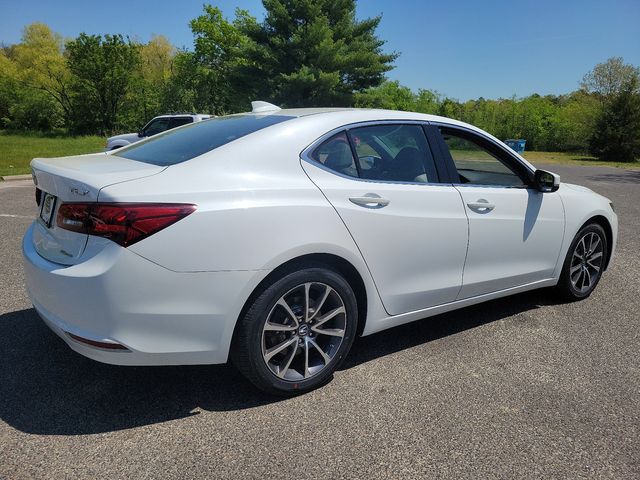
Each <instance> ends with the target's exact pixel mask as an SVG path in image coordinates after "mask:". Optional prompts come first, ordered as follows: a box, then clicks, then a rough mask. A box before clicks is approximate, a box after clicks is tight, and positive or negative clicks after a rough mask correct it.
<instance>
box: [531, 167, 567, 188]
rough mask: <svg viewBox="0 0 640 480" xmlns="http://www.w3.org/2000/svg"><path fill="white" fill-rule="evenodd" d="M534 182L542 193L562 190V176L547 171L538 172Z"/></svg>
mask: <svg viewBox="0 0 640 480" xmlns="http://www.w3.org/2000/svg"><path fill="white" fill-rule="evenodd" d="M533 182H534V184H535V187H536V188H537V189H538V190H539V191H540V192H543V193H544V192H555V191H556V190H558V188H560V175H557V174H555V173H551V172H547V171H545V170H536V173H535V174H534V177H533Z"/></svg>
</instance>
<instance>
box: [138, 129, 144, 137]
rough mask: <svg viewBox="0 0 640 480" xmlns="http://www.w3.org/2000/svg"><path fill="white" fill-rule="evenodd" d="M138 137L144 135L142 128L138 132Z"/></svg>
mask: <svg viewBox="0 0 640 480" xmlns="http://www.w3.org/2000/svg"><path fill="white" fill-rule="evenodd" d="M138 137H140V138H142V137H144V132H143V131H142V130H140V131H139V132H138Z"/></svg>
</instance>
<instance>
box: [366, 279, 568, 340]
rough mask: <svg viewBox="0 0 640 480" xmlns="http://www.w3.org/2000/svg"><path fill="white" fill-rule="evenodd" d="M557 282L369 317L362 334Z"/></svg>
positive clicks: (552, 280) (524, 286) (550, 280)
mask: <svg viewBox="0 0 640 480" xmlns="http://www.w3.org/2000/svg"><path fill="white" fill-rule="evenodd" d="M557 283H558V279H557V278H549V279H547V280H538V281H537V282H532V283H527V284H526V285H520V286H519V287H512V288H507V289H505V290H499V291H497V292H492V293H485V294H483V295H478V296H477V297H471V298H465V299H463V300H457V301H455V302H450V303H445V304H442V305H436V306H434V307H429V308H425V309H422V310H416V311H413V312H407V313H403V314H401V315H394V316H390V317H386V318H381V319H376V320H373V319H367V324H366V326H365V328H364V331H363V332H362V336H363V337H364V336H367V335H371V334H372V333H376V332H380V331H382V330H386V329H387V328H392V327H397V326H398V325H404V324H405V323H409V322H414V321H416V320H422V319H425V318H428V317H433V316H434V315H439V314H441V313H445V312H450V311H452V310H458V309H460V308H464V307H468V306H470V305H476V304H478V303H482V302H486V301H489V300H493V299H495V298H501V297H508V296H509V295H514V294H516V293H521V292H526V291H528V290H535V289H537V288H544V287H552V286H554V285H556V284H557Z"/></svg>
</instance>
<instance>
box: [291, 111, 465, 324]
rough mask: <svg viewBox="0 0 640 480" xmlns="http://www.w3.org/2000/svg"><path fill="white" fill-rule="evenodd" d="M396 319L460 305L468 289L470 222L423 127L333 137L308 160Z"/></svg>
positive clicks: (394, 126) (371, 128)
mask: <svg viewBox="0 0 640 480" xmlns="http://www.w3.org/2000/svg"><path fill="white" fill-rule="evenodd" d="M303 159H304V161H303V162H302V165H303V168H304V170H305V172H307V174H308V175H309V177H310V178H311V180H312V181H313V182H314V183H315V184H316V185H317V186H318V187H319V188H320V189H321V190H322V192H323V193H324V194H325V196H326V197H327V199H328V200H329V202H331V204H332V205H333V206H334V208H335V209H336V211H337V212H338V214H339V215H340V217H341V218H342V220H343V222H344V223H345V225H346V227H347V228H348V229H349V232H350V233H351V235H352V236H353V238H354V240H355V242H356V244H357V245H358V248H359V249H360V251H361V252H362V255H363V257H364V259H365V261H366V263H367V265H368V267H369V269H370V271H371V274H372V276H373V279H374V281H375V283H376V285H377V287H378V290H379V293H380V296H381V298H382V301H383V303H384V306H385V308H386V310H387V311H388V312H389V313H390V314H391V315H397V314H401V313H405V312H410V311H415V310H420V309H423V308H427V307H430V306H434V305H439V304H443V303H447V302H450V301H453V300H454V299H455V298H456V296H457V295H458V292H459V290H460V287H461V283H462V269H463V265H464V259H465V254H466V248H467V218H466V215H465V213H464V209H463V208H462V203H461V200H460V194H459V193H458V191H457V190H456V189H455V188H454V187H453V186H452V185H446V184H442V183H440V180H439V171H438V168H437V165H436V163H435V161H434V157H433V155H432V153H431V150H430V148H429V146H428V143H427V139H426V137H425V133H424V130H423V126H422V125H420V124H415V123H414V124H411V123H384V124H367V125H364V126H358V127H354V128H349V129H346V130H342V131H338V132H335V133H333V134H328V135H327V136H325V138H323V139H321V140H320V141H319V142H317V143H316V144H315V145H314V146H312V147H311V148H310V149H308V150H307V151H306V152H305V153H304V154H303Z"/></svg>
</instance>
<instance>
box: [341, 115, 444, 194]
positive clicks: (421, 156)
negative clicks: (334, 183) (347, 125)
mask: <svg viewBox="0 0 640 480" xmlns="http://www.w3.org/2000/svg"><path fill="white" fill-rule="evenodd" d="M349 134H350V135H351V140H352V142H353V144H354V145H355V150H356V153H357V155H358V166H359V167H360V176H361V177H362V178H366V179H369V180H381V181H388V182H406V183H429V182H437V181H438V178H437V175H436V168H435V163H434V161H433V157H432V156H431V150H430V149H429V145H428V144H427V138H426V137H425V134H424V131H423V130H422V127H421V126H420V125H397V124H389V125H373V126H370V127H360V128H354V129H352V130H349Z"/></svg>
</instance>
